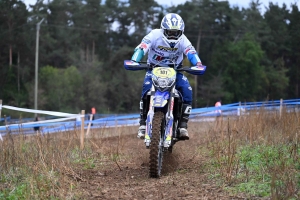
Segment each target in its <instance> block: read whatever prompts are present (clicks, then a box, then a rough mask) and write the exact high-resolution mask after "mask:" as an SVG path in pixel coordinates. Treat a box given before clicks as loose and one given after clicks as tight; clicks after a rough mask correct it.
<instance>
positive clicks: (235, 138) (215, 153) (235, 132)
mask: <svg viewBox="0 0 300 200" xmlns="http://www.w3.org/2000/svg"><path fill="white" fill-rule="evenodd" d="M299 114H300V113H299V112H297V110H287V109H286V108H285V109H284V110H283V111H282V113H281V114H280V113H279V112H270V111H269V110H266V109H264V108H258V109H254V110H252V111H250V112H249V113H247V114H246V115H243V116H240V117H236V118H223V120H222V124H221V126H219V127H218V128H217V129H216V128H215V127H214V128H211V129H210V131H209V134H208V138H209V139H208V141H207V142H208V148H209V149H210V150H211V152H212V153H211V156H212V159H213V160H214V161H213V162H214V164H215V165H216V166H217V167H216V168H214V169H217V172H216V171H215V172H214V173H220V176H221V177H222V178H223V180H224V182H223V183H224V186H225V187H228V188H230V187H231V186H233V187H234V186H236V188H235V189H234V190H235V192H237V191H238V192H247V193H250V194H252V195H253V194H254V195H255V194H257V195H258V196H270V197H271V199H298V198H300V196H299V195H300V146H299V141H300V139H299V135H300V116H299ZM251 184H252V185H251ZM253 184H254V185H253ZM255 184H256V185H255ZM259 184H260V185H259ZM258 185H259V186H260V187H261V188H259V186H258ZM231 189H232V188H231ZM252 189H253V190H255V189H256V191H251V190H252ZM258 190H260V191H258Z"/></svg>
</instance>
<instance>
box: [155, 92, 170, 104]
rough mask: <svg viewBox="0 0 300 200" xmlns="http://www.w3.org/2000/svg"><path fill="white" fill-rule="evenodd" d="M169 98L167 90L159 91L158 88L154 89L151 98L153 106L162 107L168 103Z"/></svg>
mask: <svg viewBox="0 0 300 200" xmlns="http://www.w3.org/2000/svg"><path fill="white" fill-rule="evenodd" d="M169 98H170V93H169V91H164V92H161V91H159V90H156V91H155V95H154V98H153V106H154V107H155V108H163V107H164V106H165V105H166V104H167V103H168V99H169Z"/></svg>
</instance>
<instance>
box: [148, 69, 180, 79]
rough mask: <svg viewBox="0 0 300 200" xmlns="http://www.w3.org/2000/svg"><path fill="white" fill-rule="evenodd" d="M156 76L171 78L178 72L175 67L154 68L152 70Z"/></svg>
mask: <svg viewBox="0 0 300 200" xmlns="http://www.w3.org/2000/svg"><path fill="white" fill-rule="evenodd" d="M152 73H153V74H154V75H155V76H157V77H160V78H171V77H173V76H175V74H176V72H175V70H174V69H172V68H169V67H158V68H155V69H153V72H152Z"/></svg>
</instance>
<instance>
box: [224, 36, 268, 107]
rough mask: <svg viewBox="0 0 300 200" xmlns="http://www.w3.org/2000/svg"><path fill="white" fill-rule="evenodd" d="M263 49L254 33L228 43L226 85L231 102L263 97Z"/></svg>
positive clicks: (228, 98)
mask: <svg viewBox="0 0 300 200" xmlns="http://www.w3.org/2000/svg"><path fill="white" fill-rule="evenodd" d="M262 58H263V51H262V50H261V48H260V45H259V43H257V42H255V40H254V36H253V35H249V34H248V35H245V36H244V37H243V38H242V39H241V40H239V41H238V42H236V43H233V42H232V43H230V44H229V45H228V56H227V59H226V61H225V62H224V64H225V65H226V68H225V71H224V86H225V90H226V91H227V92H228V93H229V96H228V97H227V99H226V100H228V101H229V102H237V101H255V100H259V99H261V98H263V95H266V94H262V91H263V88H262V87H263V85H264V84H265V83H264V77H265V73H264V67H263V66H261V65H260V62H261V60H262Z"/></svg>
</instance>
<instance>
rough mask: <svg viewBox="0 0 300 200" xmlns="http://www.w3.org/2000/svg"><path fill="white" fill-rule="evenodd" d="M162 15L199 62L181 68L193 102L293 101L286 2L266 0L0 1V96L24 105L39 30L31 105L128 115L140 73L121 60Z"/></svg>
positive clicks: (296, 57)
mask: <svg viewBox="0 0 300 200" xmlns="http://www.w3.org/2000/svg"><path fill="white" fill-rule="evenodd" d="M168 12H174V13H177V14H179V15H180V16H181V17H182V18H183V20H184V22H185V27H186V28H185V31H184V33H185V35H186V36H187V37H188V39H189V40H190V41H191V42H192V44H193V45H194V47H195V48H196V49H197V51H198V53H199V56H200V58H201V60H202V63H203V64H204V65H206V66H207V71H206V74H205V75H204V76H201V77H197V78H195V76H192V75H187V74H186V76H187V77H188V79H189V81H190V84H191V85H192V87H193V95H194V98H193V107H194V108H195V107H206V106H213V105H214V103H215V102H216V101H217V100H218V99H219V98H221V99H222V102H223V104H226V103H235V102H239V101H241V102H252V101H266V100H278V99H280V98H283V99H294V98H300V91H299V90H300V85H299V84H300V12H299V8H298V6H297V5H296V4H292V5H285V4H283V5H277V4H273V3H271V2H270V3H269V5H268V7H266V8H265V12H264V13H262V11H261V2H260V1H259V0H253V1H250V0H249V8H238V7H232V6H230V5H229V3H228V2H226V1H222V2H218V1H217V0H191V1H189V2H185V3H184V4H179V5H177V6H171V7H166V6H163V5H160V4H158V3H157V2H156V1H155V0H126V1H124V0H105V1H101V0H52V1H43V0H37V1H36V3H35V4H34V5H30V6H29V7H27V6H26V5H25V4H24V2H23V1H21V0H0V38H1V39H0V66H1V67H0V99H2V100H3V104H5V105H10V106H16V107H22V108H33V106H34V93H35V66H36V65H35V62H36V53H37V48H36V39H37V33H38V32H39V46H38V90H37V95H38V109H40V110H49V111H63V112H72V113H78V112H79V111H80V110H83V109H84V110H90V108H91V107H96V108H97V113H132V112H138V110H139V99H140V93H141V90H142V82H143V79H144V75H145V71H126V70H125V69H124V67H123V61H124V60H126V59H130V58H131V56H132V54H133V51H134V48H135V47H136V46H137V45H138V44H139V43H140V41H141V40H142V38H143V37H144V36H145V35H146V34H147V33H149V32H150V30H151V29H154V28H160V22H161V19H162V18H163V16H164V15H165V14H166V13H168ZM38 24H39V31H37V28H38ZM145 58H146V57H145ZM184 64H185V65H189V62H188V61H187V60H186V59H185V60H184Z"/></svg>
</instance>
